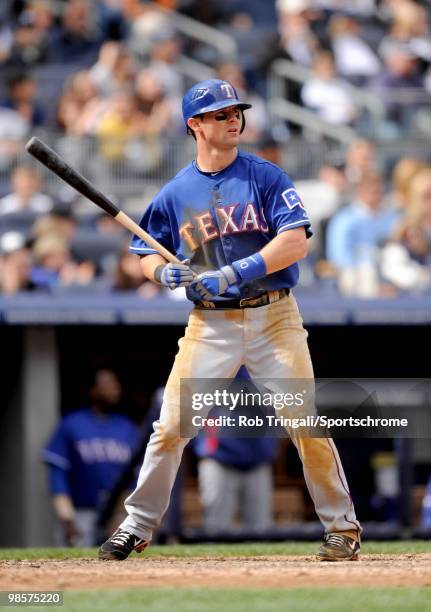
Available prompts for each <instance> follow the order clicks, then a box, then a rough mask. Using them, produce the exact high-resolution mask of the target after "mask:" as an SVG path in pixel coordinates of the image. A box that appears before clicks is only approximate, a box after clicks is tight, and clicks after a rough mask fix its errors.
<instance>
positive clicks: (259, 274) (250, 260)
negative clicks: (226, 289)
mask: <svg viewBox="0 0 431 612" xmlns="http://www.w3.org/2000/svg"><path fill="white" fill-rule="evenodd" d="M232 268H233V269H234V271H235V273H236V275H237V276H238V278H239V280H242V281H247V282H250V281H254V280H257V279H258V278H263V277H264V276H266V274H267V271H266V263H265V260H264V258H263V257H262V255H261V254H260V253H254V254H253V255H250V256H249V257H244V258H243V259H237V260H236V261H234V262H233V263H232Z"/></svg>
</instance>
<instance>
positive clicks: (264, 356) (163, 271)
mask: <svg viewBox="0 0 431 612" xmlns="http://www.w3.org/2000/svg"><path fill="white" fill-rule="evenodd" d="M248 108H250V105H249V104H247V103H245V102H243V101H240V100H239V99H238V95H237V92H236V90H235V89H234V87H233V86H232V85H231V84H230V83H229V82H227V81H222V80H217V79H211V80H208V81H204V82H201V83H197V84H196V85H194V86H193V87H191V88H190V89H189V90H188V91H187V92H186V94H185V96H184V98H183V106H182V110H183V117H184V122H185V124H186V128H187V131H188V133H189V134H191V135H192V136H193V138H194V139H195V140H196V150H197V154H196V158H195V159H194V160H193V161H192V162H191V163H190V164H189V165H187V166H186V167H185V168H183V169H182V170H181V171H180V172H179V173H178V174H177V175H176V176H175V177H174V178H173V179H172V180H171V181H169V182H168V183H167V184H166V185H165V186H164V187H163V188H162V190H161V191H160V192H159V193H158V195H157V196H156V197H155V198H154V199H153V201H152V203H151V204H150V206H149V207H148V209H147V210H146V212H145V214H144V216H143V218H142V221H141V227H142V228H144V229H145V230H146V231H147V232H148V233H149V234H150V235H151V236H153V237H154V238H156V239H157V240H158V241H159V242H160V243H161V244H162V245H163V246H164V247H166V248H167V249H168V250H170V251H171V252H173V253H174V254H175V255H176V256H177V258H178V259H179V260H180V261H181V263H168V262H167V261H166V260H165V259H164V258H163V257H162V256H161V255H159V254H158V253H157V252H156V251H155V250H154V249H152V248H149V247H148V245H147V244H145V243H144V242H143V241H142V240H141V239H140V238H138V237H137V236H135V237H134V238H133V240H132V244H131V247H130V250H131V251H132V252H133V253H136V254H137V255H139V256H140V257H141V260H140V261H141V268H142V272H143V274H144V276H146V277H147V278H149V279H150V280H152V281H154V282H155V283H159V284H161V285H164V286H166V287H169V288H170V289H175V288H177V287H186V288H187V289H186V291H187V297H188V299H189V300H190V301H191V302H193V304H194V308H193V310H192V312H191V314H190V318H189V321H188V325H187V328H186V331H185V335H184V337H183V338H181V339H180V341H179V351H178V353H177V355H176V358H175V362H174V365H173V368H172V371H171V374H170V376H169V379H168V381H167V384H166V389H165V393H164V398H163V404H162V408H161V412H160V418H159V420H158V421H156V423H155V424H154V433H153V434H152V436H151V438H150V441H149V444H148V446H147V450H146V454H145V458H144V462H143V465H142V468H141V471H140V474H139V478H138V484H137V487H136V489H135V491H134V492H133V493H132V494H131V495H130V496H129V497H128V498H127V499H126V502H125V507H126V510H127V513H128V516H127V517H126V519H125V520H124V521H123V522H122V523H121V525H120V526H119V528H118V529H117V530H116V531H115V533H114V534H113V535H112V536H111V537H110V538H109V539H108V540H107V541H106V542H105V543H104V544H102V546H101V547H100V549H99V558H100V559H104V560H123V559H126V558H127V557H128V556H129V554H130V553H131V552H132V551H133V550H135V551H137V552H141V551H142V550H144V548H146V546H148V544H149V542H150V540H151V537H152V532H153V530H154V529H156V528H157V527H158V525H159V524H160V521H161V519H162V517H163V514H164V513H165V511H166V509H167V507H168V504H169V497H170V493H171V489H172V486H173V483H174V480H175V477H176V474H177V471H178V468H179V465H180V461H181V456H182V453H183V450H184V448H185V446H186V444H187V443H188V442H189V438H188V437H186V436H181V431H180V417H181V415H180V395H181V394H180V386H181V380H182V379H190V378H195V379H205V378H206V379H209V378H233V377H234V376H235V374H236V372H237V371H238V369H239V367H240V366H241V365H242V364H244V365H245V366H246V368H247V370H248V372H249V374H250V376H251V378H252V379H254V378H257V377H261V378H262V377H267V378H270V379H283V380H287V379H307V380H313V377H314V375H313V367H312V363H311V358H310V354H309V350H308V345H307V332H306V331H305V329H304V328H303V325H302V318H301V315H300V313H299V310H298V306H297V304H296V301H295V298H294V296H293V294H292V288H293V287H294V286H295V285H296V284H297V282H298V278H299V267H298V261H299V260H301V259H303V258H304V257H305V256H306V254H307V238H309V237H310V236H311V235H312V231H311V228H310V221H309V219H308V216H307V212H306V210H305V208H304V206H303V204H302V202H301V199H300V197H299V196H298V193H297V192H296V189H295V187H294V185H293V183H292V181H291V179H290V177H289V176H288V175H287V174H286V173H285V172H284V171H283V170H282V169H281V168H279V167H278V166H276V165H275V164H272V163H270V162H267V161H265V160H263V159H261V158H259V157H257V156H255V155H252V154H249V153H244V152H242V151H239V150H238V144H239V140H240V134H241V132H242V131H243V129H244V125H245V117H244V111H245V110H247V109H248ZM289 435H290V436H291V438H292V440H293V442H294V444H295V445H296V448H297V450H298V453H299V456H300V458H301V461H302V464H303V470H304V476H305V480H306V483H307V486H308V490H309V492H310V495H311V497H312V499H313V502H314V505H315V509H316V513H317V514H318V516H319V518H320V520H321V522H322V524H323V526H324V529H325V541H324V542H323V544H322V545H321V547H320V549H319V551H318V553H317V555H318V558H319V559H320V560H322V561H339V560H340V561H343V560H350V559H351V560H354V559H356V558H357V557H358V553H359V550H360V534H361V526H360V524H359V522H358V520H357V519H356V515H355V510H354V507H353V504H352V499H351V496H350V493H349V489H348V485H347V482H346V477H345V475H344V471H343V468H342V466H341V462H340V458H339V455H338V452H337V449H336V447H335V444H334V442H333V440H332V439H330V438H328V437H311V436H302V435H299V434H298V430H295V431H289Z"/></svg>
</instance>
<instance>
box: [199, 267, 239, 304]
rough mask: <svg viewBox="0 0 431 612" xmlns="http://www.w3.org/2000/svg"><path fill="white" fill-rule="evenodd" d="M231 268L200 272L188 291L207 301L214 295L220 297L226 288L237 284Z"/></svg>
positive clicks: (236, 278)
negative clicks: (194, 292)
mask: <svg viewBox="0 0 431 612" xmlns="http://www.w3.org/2000/svg"><path fill="white" fill-rule="evenodd" d="M238 280H239V278H238V277H237V275H236V274H235V271H234V269H233V268H232V266H223V268H220V270H215V271H209V272H202V274H199V276H197V277H196V279H195V280H194V281H193V283H192V285H191V287H190V289H193V290H194V291H196V293H198V294H199V295H200V296H201V298H203V299H204V300H208V299H210V298H212V297H215V296H216V295H221V294H222V293H224V292H225V291H226V289H227V288H228V287H230V286H231V285H234V284H235V283H236V282H238Z"/></svg>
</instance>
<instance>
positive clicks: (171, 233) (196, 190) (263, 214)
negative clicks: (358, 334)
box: [130, 151, 312, 301]
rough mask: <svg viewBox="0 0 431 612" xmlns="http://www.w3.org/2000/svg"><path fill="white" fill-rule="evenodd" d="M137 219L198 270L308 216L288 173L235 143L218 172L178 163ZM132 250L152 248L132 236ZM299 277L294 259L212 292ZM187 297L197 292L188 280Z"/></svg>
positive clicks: (254, 247) (257, 245)
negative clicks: (233, 153) (271, 271)
mask: <svg viewBox="0 0 431 612" xmlns="http://www.w3.org/2000/svg"><path fill="white" fill-rule="evenodd" d="M140 225H141V227H142V228H143V229H144V230H145V231H146V232H148V233H149V234H150V235H151V236H153V237H154V238H155V239H156V240H158V241H159V242H160V243H161V244H162V245H163V246H164V247H166V248H167V249H168V250H169V251H170V252H171V253H173V254H175V255H176V256H177V257H178V259H181V260H182V259H188V258H190V260H191V267H192V268H193V270H194V271H195V272H197V273H198V274H199V273H201V272H204V271H206V270H217V269H218V268H220V267H222V266H225V265H229V264H231V263H232V262H233V261H236V260H237V259H242V258H243V257H247V256H249V255H252V254H253V253H255V252H256V251H260V250H261V249H262V248H263V247H264V246H265V245H266V244H267V243H268V242H270V241H271V240H272V238H274V237H275V236H276V235H277V234H279V233H281V232H285V231H288V230H290V229H293V228H297V227H301V226H303V227H304V228H305V231H306V234H307V237H310V236H312V231H311V228H310V221H309V218H308V215H307V213H306V211H305V208H304V206H303V204H302V202H301V199H300V197H299V196H298V193H297V192H296V189H295V187H294V185H293V183H292V180H291V179H290V177H289V176H288V175H287V174H286V173H285V172H284V171H283V170H282V169H281V168H279V167H278V166H276V165H275V164H272V163H270V162H267V161H265V160H263V159H261V158H259V157H257V156H256V155H252V154H250V153H244V152H242V151H240V152H239V153H238V155H237V157H236V159H235V160H234V161H233V162H232V163H231V164H230V165H229V166H227V167H226V168H224V169H223V170H221V171H220V172H215V173H206V172H201V171H200V170H199V169H198V168H197V166H196V162H195V161H193V162H191V163H190V164H189V165H188V166H186V167H185V168H184V169H183V170H181V171H180V172H179V173H178V174H177V175H176V176H175V177H174V178H173V179H172V180H171V181H169V182H168V183H167V184H166V185H165V186H164V187H163V189H161V191H160V192H159V193H158V194H157V196H156V197H155V198H154V200H153V201H152V203H151V204H150V206H149V207H148V208H147V210H146V212H145V214H144V216H143V218H142V220H141V223H140ZM130 250H131V252H132V253H137V254H138V255H149V254H151V253H156V251H154V249H151V248H150V247H148V246H147V245H146V244H145V242H143V241H142V240H141V239H140V238H139V237H137V236H134V237H133V239H132V243H131V246H130ZM298 278H299V267H298V264H297V263H295V264H293V265H291V266H289V267H288V268H285V269H284V270H280V271H279V272H275V273H274V274H269V275H268V276H266V277H264V278H261V279H258V280H255V281H253V282H251V283H250V282H248V283H247V282H243V283H241V284H238V285H233V286H232V287H229V289H228V290H227V291H226V293H224V294H223V296H217V297H216V298H214V300H223V299H232V298H238V297H241V298H246V297H251V296H254V295H258V294H260V293H263V292H265V291H272V290H275V289H282V288H291V287H294V286H295V285H296V283H297V282H298ZM187 297H188V298H189V299H190V300H192V301H193V300H198V299H201V298H200V296H199V295H197V294H193V292H192V291H191V290H190V289H189V288H187Z"/></svg>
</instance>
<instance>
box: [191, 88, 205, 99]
mask: <svg viewBox="0 0 431 612" xmlns="http://www.w3.org/2000/svg"><path fill="white" fill-rule="evenodd" d="M207 91H208V89H207V88H206V87H205V88H204V89H196V90H195V91H194V92H193V94H192V97H191V99H192V100H193V101H194V100H200V99H201V98H203V97H204V95H205V94H206V93H207Z"/></svg>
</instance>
